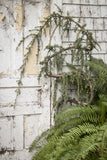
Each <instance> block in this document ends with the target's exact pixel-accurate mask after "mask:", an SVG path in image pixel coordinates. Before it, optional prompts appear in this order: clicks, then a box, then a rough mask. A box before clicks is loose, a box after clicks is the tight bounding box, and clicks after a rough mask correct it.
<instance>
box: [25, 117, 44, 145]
mask: <svg viewBox="0 0 107 160" xmlns="http://www.w3.org/2000/svg"><path fill="white" fill-rule="evenodd" d="M40 118H42V117H40V116H39V115H37V116H26V117H25V123H24V129H25V148H29V146H30V145H31V143H32V142H33V140H34V139H35V137H36V136H38V135H40V133H41V132H42V131H43V129H42V124H41V123H40V122H41V121H40Z"/></svg>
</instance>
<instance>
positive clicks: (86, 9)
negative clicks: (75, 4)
mask: <svg viewBox="0 0 107 160" xmlns="http://www.w3.org/2000/svg"><path fill="white" fill-rule="evenodd" d="M81 16H82V17H99V16H100V6H81Z"/></svg>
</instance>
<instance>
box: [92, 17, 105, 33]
mask: <svg viewBox="0 0 107 160" xmlns="http://www.w3.org/2000/svg"><path fill="white" fill-rule="evenodd" d="M94 29H95V30H100V29H104V23H103V19H101V18H96V19H94Z"/></svg>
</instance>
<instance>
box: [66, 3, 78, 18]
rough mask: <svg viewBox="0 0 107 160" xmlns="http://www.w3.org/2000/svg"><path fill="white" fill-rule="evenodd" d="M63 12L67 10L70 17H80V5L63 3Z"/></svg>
mask: <svg viewBox="0 0 107 160" xmlns="http://www.w3.org/2000/svg"><path fill="white" fill-rule="evenodd" d="M63 12H64V14H65V15H66V14H67V12H69V14H70V15H71V16H72V17H80V5H63Z"/></svg>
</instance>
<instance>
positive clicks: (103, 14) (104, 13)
mask: <svg viewBox="0 0 107 160" xmlns="http://www.w3.org/2000/svg"><path fill="white" fill-rule="evenodd" d="M101 17H107V6H101Z"/></svg>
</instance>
